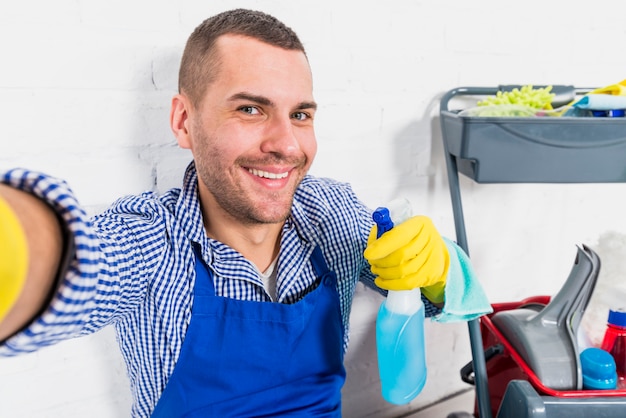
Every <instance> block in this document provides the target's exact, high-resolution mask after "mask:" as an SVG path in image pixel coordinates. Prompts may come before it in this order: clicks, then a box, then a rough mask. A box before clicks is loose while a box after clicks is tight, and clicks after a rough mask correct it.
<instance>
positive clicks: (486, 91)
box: [439, 84, 595, 111]
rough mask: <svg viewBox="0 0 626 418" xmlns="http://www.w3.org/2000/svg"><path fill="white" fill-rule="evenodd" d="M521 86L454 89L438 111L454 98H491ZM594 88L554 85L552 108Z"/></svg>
mask: <svg viewBox="0 0 626 418" xmlns="http://www.w3.org/2000/svg"><path fill="white" fill-rule="evenodd" d="M521 87H522V85H521V84H500V85H498V86H497V87H456V88H454V89H452V90H450V91H448V92H447V93H446V94H444V95H443V97H442V98H441V101H440V103H439V110H440V111H447V110H449V109H448V103H449V102H450V100H452V98H453V97H455V96H493V95H496V94H497V93H498V92H499V91H511V90H513V89H515V88H521ZM535 87H537V88H544V87H547V86H535ZM594 89H595V88H587V87H585V88H580V87H579V88H576V87H574V86H571V85H564V84H555V85H552V90H551V91H550V92H551V93H554V95H555V97H554V99H553V100H552V107H554V108H558V107H561V106H564V105H566V104H568V103H570V102H571V101H572V100H574V99H575V97H576V95H579V94H586V93H589V92H590V91H593V90H594Z"/></svg>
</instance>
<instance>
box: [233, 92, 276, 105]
mask: <svg viewBox="0 0 626 418" xmlns="http://www.w3.org/2000/svg"><path fill="white" fill-rule="evenodd" d="M228 100H229V101H231V102H236V101H239V100H244V101H248V102H254V103H258V104H262V105H265V106H272V105H274V103H273V102H272V101H271V100H270V99H268V98H267V97H265V96H258V95H256V94H250V93H235V94H233V95H232V96H230V97H229V98H228Z"/></svg>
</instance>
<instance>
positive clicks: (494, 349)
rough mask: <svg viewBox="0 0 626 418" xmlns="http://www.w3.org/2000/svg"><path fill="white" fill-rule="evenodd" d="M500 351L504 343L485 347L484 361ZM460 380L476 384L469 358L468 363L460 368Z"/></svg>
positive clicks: (472, 363) (472, 364)
mask: <svg viewBox="0 0 626 418" xmlns="http://www.w3.org/2000/svg"><path fill="white" fill-rule="evenodd" d="M502 353H504V345H502V344H496V345H492V346H491V347H489V348H487V349H485V363H486V362H488V361H489V360H491V359H492V358H494V357H495V356H497V355H498V354H502ZM461 380H462V381H464V382H465V383H469V384H470V385H475V384H476V379H475V378H474V362H473V361H471V360H470V362H469V363H467V364H466V365H465V366H463V367H462V368H461Z"/></svg>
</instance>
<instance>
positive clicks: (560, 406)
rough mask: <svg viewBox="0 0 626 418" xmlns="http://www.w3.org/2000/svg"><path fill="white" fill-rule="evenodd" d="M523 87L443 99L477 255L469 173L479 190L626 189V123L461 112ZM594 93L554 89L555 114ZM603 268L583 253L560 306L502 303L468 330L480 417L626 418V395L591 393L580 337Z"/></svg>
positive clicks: (459, 217) (456, 197)
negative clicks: (541, 186)
mask: <svg viewBox="0 0 626 418" xmlns="http://www.w3.org/2000/svg"><path fill="white" fill-rule="evenodd" d="M519 87H521V86H516V85H506V86H498V87H459V88H455V89H453V90H450V91H449V92H447V93H446V94H445V95H444V96H443V97H442V99H441V104H440V116H441V129H442V136H443V142H444V149H445V158H446V166H447V172H448V182H449V186H450V194H451V200H452V209H453V214H454V222H455V228H456V239H457V243H458V244H459V246H460V247H461V248H463V250H464V251H466V252H467V253H468V254H470V253H469V248H468V243H467V236H466V230H465V221H464V215H463V208H462V201H461V190H460V189H461V188H460V183H459V173H461V174H463V175H464V176H466V177H468V178H470V179H472V180H473V181H474V182H476V183H615V182H626V118H623V117H622V118H608V117H602V118H601V117H597V118H594V117H568V116H562V115H560V116H546V117H537V116H532V117H519V116H498V117H491V116H471V114H469V116H468V112H463V110H464V109H463V107H461V108H459V109H451V107H452V106H451V105H452V104H453V103H455V104H456V105H457V106H458V104H459V103H462V104H463V106H465V107H466V108H467V107H468V106H471V105H468V104H467V103H473V104H474V105H475V103H476V102H477V101H478V100H480V99H483V98H485V97H487V96H493V95H496V94H497V93H498V92H506V91H511V90H513V89H515V88H519ZM590 91H592V89H585V88H576V87H574V86H552V92H553V93H554V94H555V97H554V99H553V103H552V105H553V107H554V108H557V107H559V106H563V105H567V104H568V103H571V102H572V101H573V100H576V98H579V97H581V96H583V95H585V94H587V93H589V92H590ZM599 269H600V260H599V258H598V256H597V254H595V252H594V251H593V250H592V249H590V248H588V247H587V246H584V245H582V246H579V247H578V251H577V254H576V258H575V260H574V264H573V266H572V269H571V272H570V274H569V277H568V278H567V280H566V281H565V284H564V285H563V287H562V288H561V290H560V291H559V292H558V293H557V294H556V295H555V296H554V297H552V298H551V297H548V296H532V295H531V296H529V297H528V298H526V299H524V300H521V301H517V302H506V303H496V304H493V305H492V307H493V310H494V312H493V313H492V314H490V315H486V316H484V317H482V318H480V319H477V320H474V321H470V322H469V323H468V327H469V336H470V345H471V352H472V361H471V362H470V363H468V365H467V366H465V367H464V368H463V369H462V370H461V378H462V379H463V380H464V381H465V382H467V383H470V384H473V385H475V390H476V406H475V411H474V415H475V416H479V417H481V418H491V417H498V418H502V417H507V418H508V417H512V418H517V417H519V418H526V417H533V418H535V417H546V418H555V417H557V418H565V417H567V418H575V417H581V418H582V417H606V418H612V417H616V418H617V417H625V416H626V391H623V390H602V391H600V390H582V373H581V365H580V360H579V356H578V347H577V340H576V332H577V328H578V327H577V326H578V324H579V323H580V319H581V316H582V314H583V312H584V309H585V307H586V306H587V302H588V300H589V297H590V295H591V293H592V292H593V288H594V286H595V282H596V280H597V277H598V273H599ZM550 327H553V328H550ZM460 416H461V415H457V414H452V415H450V417H460ZM466 416H467V415H466Z"/></svg>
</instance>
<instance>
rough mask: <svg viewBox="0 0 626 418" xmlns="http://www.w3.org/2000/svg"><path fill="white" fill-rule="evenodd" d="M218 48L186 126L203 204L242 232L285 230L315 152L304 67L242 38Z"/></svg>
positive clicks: (291, 56) (300, 60)
mask: <svg viewBox="0 0 626 418" xmlns="http://www.w3.org/2000/svg"><path fill="white" fill-rule="evenodd" d="M218 47H219V51H220V65H219V72H218V75H217V78H216V79H215V80H214V81H213V82H212V83H211V84H210V85H209V86H208V88H207V92H206V94H205V96H204V98H203V99H202V101H201V103H200V104H199V105H198V108H197V109H195V111H194V112H193V113H192V114H191V116H190V124H189V127H190V135H191V148H192V152H193V155H194V159H195V162H196V167H197V169H198V173H199V177H200V182H199V183H200V188H201V189H204V190H201V196H203V202H202V203H203V205H205V208H206V209H208V211H209V213H211V211H212V210H222V211H224V212H225V213H227V214H228V215H230V216H232V217H234V218H235V219H237V220H238V221H240V222H243V223H245V224H259V223H280V222H283V221H284V220H285V219H286V218H287V216H288V215H289V213H290V210H291V204H292V199H293V195H294V192H295V189H296V187H297V186H298V184H299V183H300V182H301V180H302V178H303V177H304V175H305V174H306V173H307V171H308V169H309V167H310V166H311V163H312V162H313V158H314V156H315V153H316V151H317V143H316V140H315V133H314V129H313V116H314V114H315V107H316V106H315V102H314V100H313V92H312V90H313V86H312V78H311V71H310V67H309V64H308V61H307V59H306V57H305V55H304V54H303V53H302V52H300V51H289V50H284V49H281V48H277V47H274V46H270V45H269V44H265V43H263V42H260V41H257V40H255V39H252V38H248V37H243V36H231V35H228V36H223V37H221V38H220V39H219V40H218ZM207 191H208V193H206V192H207ZM203 192H204V193H203ZM205 196H206V198H204V197H205ZM207 205H208V207H207Z"/></svg>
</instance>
